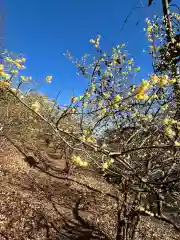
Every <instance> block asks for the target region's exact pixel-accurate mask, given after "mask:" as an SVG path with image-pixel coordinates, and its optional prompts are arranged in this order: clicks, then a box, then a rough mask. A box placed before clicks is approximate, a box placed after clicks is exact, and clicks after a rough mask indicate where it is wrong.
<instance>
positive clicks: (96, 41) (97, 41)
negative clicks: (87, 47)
mask: <svg viewBox="0 0 180 240" xmlns="http://www.w3.org/2000/svg"><path fill="white" fill-rule="evenodd" d="M100 39H101V35H98V37H97V39H96V40H94V39H90V43H92V44H95V45H94V46H95V48H98V47H99V44H100Z"/></svg>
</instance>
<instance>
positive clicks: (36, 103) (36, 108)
mask: <svg viewBox="0 0 180 240" xmlns="http://www.w3.org/2000/svg"><path fill="white" fill-rule="evenodd" d="M31 107H32V109H33V110H34V111H35V112H37V113H38V112H39V110H40V108H41V105H40V103H39V102H38V101H35V102H34V103H33V104H32V106H31Z"/></svg>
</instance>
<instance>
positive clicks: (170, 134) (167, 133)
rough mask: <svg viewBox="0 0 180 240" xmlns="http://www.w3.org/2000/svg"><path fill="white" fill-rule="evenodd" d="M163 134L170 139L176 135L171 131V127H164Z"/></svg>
mask: <svg viewBox="0 0 180 240" xmlns="http://www.w3.org/2000/svg"><path fill="white" fill-rule="evenodd" d="M165 134H166V135H167V136H168V137H170V138H172V137H174V136H175V135H176V134H175V132H174V131H173V130H172V128H171V127H166V128H165Z"/></svg>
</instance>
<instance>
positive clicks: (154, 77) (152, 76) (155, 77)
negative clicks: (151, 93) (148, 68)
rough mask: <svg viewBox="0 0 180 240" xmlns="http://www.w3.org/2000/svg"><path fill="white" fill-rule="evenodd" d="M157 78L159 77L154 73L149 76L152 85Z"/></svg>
mask: <svg viewBox="0 0 180 240" xmlns="http://www.w3.org/2000/svg"><path fill="white" fill-rule="evenodd" d="M158 79H159V78H158V76H157V75H155V74H153V75H151V76H150V80H151V82H152V84H153V85H154V84H156V83H157V82H158Z"/></svg>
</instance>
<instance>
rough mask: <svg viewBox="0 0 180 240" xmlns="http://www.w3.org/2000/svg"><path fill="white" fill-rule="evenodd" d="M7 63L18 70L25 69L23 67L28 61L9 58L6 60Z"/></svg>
mask: <svg viewBox="0 0 180 240" xmlns="http://www.w3.org/2000/svg"><path fill="white" fill-rule="evenodd" d="M5 60H6V61H7V62H9V63H12V64H14V65H15V66H16V67H17V68H18V69H25V66H24V65H23V63H24V62H25V61H26V59H25V58H24V57H22V58H17V59H15V60H13V59H12V58H9V57H7V58H6V59H5Z"/></svg>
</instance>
